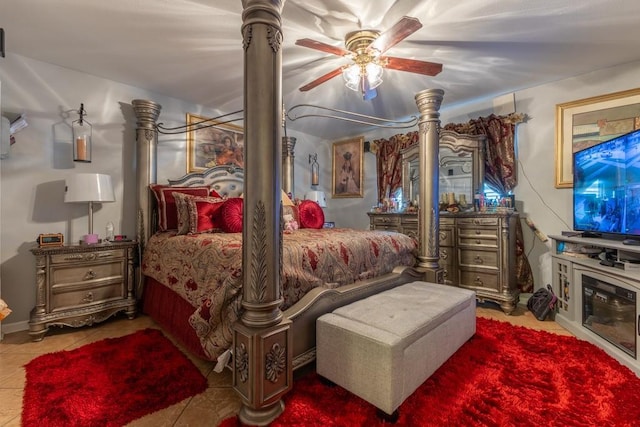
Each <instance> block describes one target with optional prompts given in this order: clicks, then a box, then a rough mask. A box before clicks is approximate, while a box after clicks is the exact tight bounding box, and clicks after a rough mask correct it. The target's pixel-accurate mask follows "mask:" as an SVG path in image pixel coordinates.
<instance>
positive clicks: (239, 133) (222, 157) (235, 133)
mask: <svg viewBox="0 0 640 427" xmlns="http://www.w3.org/2000/svg"><path fill="white" fill-rule="evenodd" d="M216 123H217V122H215V121H212V120H207V118H206V117H201V116H197V115H195V114H189V113H187V126H188V129H190V130H189V132H187V173H190V172H194V171H201V170H205V169H208V168H210V167H213V166H217V165H237V166H240V167H244V133H243V128H242V127H240V126H236V125H232V124H228V123H225V124H216ZM211 124H214V125H213V126H210V125H211ZM205 126H206V127H205Z"/></svg>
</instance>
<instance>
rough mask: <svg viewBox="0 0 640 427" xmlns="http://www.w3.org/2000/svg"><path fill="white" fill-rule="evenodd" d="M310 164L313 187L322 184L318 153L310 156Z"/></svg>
mask: <svg viewBox="0 0 640 427" xmlns="http://www.w3.org/2000/svg"><path fill="white" fill-rule="evenodd" d="M309 164H311V185H312V186H317V185H318V184H320V165H319V164H318V153H313V154H309Z"/></svg>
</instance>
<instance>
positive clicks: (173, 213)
mask: <svg viewBox="0 0 640 427" xmlns="http://www.w3.org/2000/svg"><path fill="white" fill-rule="evenodd" d="M150 187H151V191H153V194H154V196H155V197H156V201H157V202H158V203H157V204H158V229H159V230H160V231H167V230H175V229H177V228H178V211H177V209H176V201H175V199H174V197H173V194H171V193H175V192H178V193H183V194H189V195H192V196H208V195H209V191H210V190H209V187H171V186H169V185H158V184H152V185H151V186H150Z"/></svg>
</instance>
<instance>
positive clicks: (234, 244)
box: [142, 228, 417, 359]
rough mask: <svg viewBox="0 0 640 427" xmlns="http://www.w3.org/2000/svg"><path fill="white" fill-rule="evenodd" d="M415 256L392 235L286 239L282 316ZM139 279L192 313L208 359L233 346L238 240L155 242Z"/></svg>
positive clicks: (232, 236) (298, 233) (211, 237)
mask: <svg viewBox="0 0 640 427" xmlns="http://www.w3.org/2000/svg"><path fill="white" fill-rule="evenodd" d="M416 250H417V243H416V241H415V240H414V239H412V238H410V237H408V236H405V235H403V234H398V233H393V232H384V231H364V230H352V229H346V228H337V229H321V230H316V229H300V230H295V231H293V232H291V233H285V234H284V235H283V248H282V258H283V260H282V264H283V276H282V280H281V286H282V289H281V296H282V298H283V299H284V301H283V304H282V306H281V309H282V310H286V309H287V308H288V307H290V306H291V305H293V304H295V303H296V302H297V301H298V300H299V299H300V298H302V296H304V295H305V294H306V293H307V292H308V291H309V290H310V289H313V288H315V287H318V286H324V287H332V288H334V287H339V286H343V285H348V284H351V283H354V282H355V281H358V280H364V279H369V278H372V277H376V276H380V275H383V274H386V273H389V272H391V271H392V270H393V268H394V267H396V266H399V265H407V266H411V265H414V264H415V261H416V258H415V255H416ZM142 272H143V273H144V274H145V275H146V276H150V277H152V278H154V279H156V280H157V281H158V282H160V283H163V284H164V285H165V286H167V287H169V288H170V289H172V290H173V291H174V292H176V293H177V294H178V295H180V296H181V297H182V298H184V299H185V300H187V301H188V302H189V303H190V304H191V305H192V306H193V307H194V309H193V314H192V315H191V317H190V319H189V322H190V324H191V326H192V327H193V328H194V329H195V331H196V333H197V335H198V337H199V338H200V342H201V343H202V347H203V349H204V351H205V353H206V354H207V355H208V356H210V357H211V359H215V358H217V357H218V356H219V355H220V354H222V352H224V351H225V350H226V349H227V348H229V347H230V346H231V342H232V340H233V335H232V329H231V327H232V324H233V322H235V321H236V320H237V319H238V318H239V315H240V314H241V304H240V303H241V299H242V233H210V234H195V235H180V236H177V235H176V234H175V232H164V233H158V234H155V235H154V236H152V237H151V239H150V240H149V242H148V243H147V245H146V248H145V252H144V254H143V257H142Z"/></svg>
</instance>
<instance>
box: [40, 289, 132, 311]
mask: <svg viewBox="0 0 640 427" xmlns="http://www.w3.org/2000/svg"><path fill="white" fill-rule="evenodd" d="M51 291H52V295H51V307H50V310H51V311H52V312H53V311H57V310H65V309H68V308H73V307H84V306H87V305H91V304H98V303H102V302H106V301H110V300H119V299H122V298H124V297H126V294H125V290H124V286H123V284H122V282H116V283H109V282H105V283H104V284H100V285H96V284H92V285H91V286H80V287H78V286H54V287H53V288H52V289H51Z"/></svg>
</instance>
